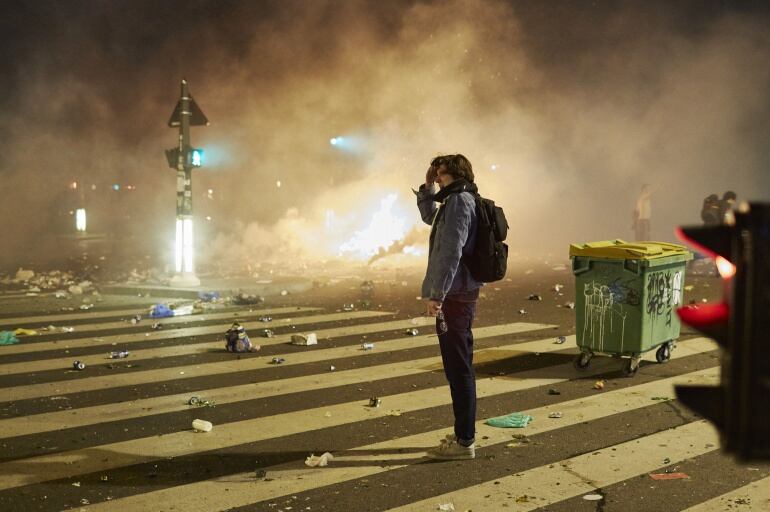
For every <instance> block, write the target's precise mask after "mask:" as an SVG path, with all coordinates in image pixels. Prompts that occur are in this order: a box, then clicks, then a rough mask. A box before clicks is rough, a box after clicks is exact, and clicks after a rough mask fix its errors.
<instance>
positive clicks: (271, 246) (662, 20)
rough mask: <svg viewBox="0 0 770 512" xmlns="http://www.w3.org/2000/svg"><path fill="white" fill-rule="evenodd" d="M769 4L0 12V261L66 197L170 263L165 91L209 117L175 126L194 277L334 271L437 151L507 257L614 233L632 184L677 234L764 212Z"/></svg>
mask: <svg viewBox="0 0 770 512" xmlns="http://www.w3.org/2000/svg"><path fill="white" fill-rule="evenodd" d="M735 4H738V5H737V6H736V5H735ZM769 5H770V3H768V2H742V3H737V2H728V1H718V2H717V1H645V2H604V1H597V2H589V1H583V2H579V1H570V2H567V1H529V2H524V1H521V2H516V1H509V2H506V1H485V2H473V1H467V0H450V1H446V2H439V1H436V2H417V1H406V0H403V1H401V0H397V1H393V0H389V1H363V0H361V1H339V0H338V1H320V0H319V1H310V0H308V1H304V2H300V1H286V0H282V1H185V2H177V1H154V2H150V1H114V0H110V1H78V0H68V1H43V0H36V1H26V2H21V1H5V2H3V3H2V6H0V137H2V141H3V144H2V147H3V151H2V152H0V176H1V177H2V179H1V180H0V187H1V188H0V191H2V195H3V198H4V200H3V207H2V209H1V210H0V211H1V212H2V215H0V222H1V223H2V226H3V231H4V232H5V236H4V246H5V249H6V250H5V251H3V253H4V254H3V256H2V257H1V258H0V264H2V265H7V266H10V265H14V264H16V262H18V261H22V260H23V258H24V255H25V254H27V253H28V252H29V251H30V250H32V251H34V250H36V248H38V249H39V248H40V247H41V244H43V243H44V242H43V240H45V239H47V238H48V237H50V236H51V235H56V234H59V232H60V230H62V229H64V227H63V226H64V225H65V224H66V223H67V222H68V220H67V219H66V215H67V210H68V208H70V207H71V205H70V203H71V199H72V198H71V197H70V196H68V186H69V184H70V183H71V182H72V181H77V182H78V183H79V184H80V190H83V188H84V187H86V188H87V189H88V190H89V192H88V194H87V196H86V197H85V199H84V200H85V201H87V202H88V203H89V205H91V204H93V205H95V206H94V211H96V212H101V213H99V215H100V216H101V218H95V219H94V220H93V223H94V225H95V226H97V227H98V228H99V229H100V230H101V231H104V232H111V233H122V234H132V235H135V236H140V237H144V238H145V239H146V240H147V241H148V245H149V246H150V247H155V250H157V252H160V253H162V252H163V251H165V250H166V247H165V246H164V245H163V244H165V243H166V242H167V239H168V237H169V233H172V232H173V218H174V204H175V203H174V201H175V195H174V194H175V192H174V190H175V175H174V171H172V170H171V169H169V168H168V167H167V165H166V161H165V157H164V155H163V150H164V149H166V148H169V147H172V146H173V145H174V144H175V137H176V136H175V131H174V130H172V129H170V128H168V127H167V126H166V122H167V120H168V117H169V115H170V113H171V111H172V110H173V108H174V105H175V102H176V99H177V96H178V94H179V82H180V80H181V78H182V77H185V78H187V80H188V81H189V83H190V90H191V92H192V94H193V95H194V97H195V98H196V101H197V102H198V104H199V105H200V107H201V108H202V109H203V111H204V112H205V113H206V115H207V116H208V118H209V120H210V121H211V125H210V126H208V127H204V128H194V129H193V132H192V137H193V143H194V144H195V145H199V146H201V147H204V148H205V150H206V156H207V161H206V167H205V168H204V169H201V170H198V171H196V175H195V178H194V189H195V194H196V196H195V201H196V212H199V214H200V215H210V216H211V217H212V219H213V220H212V221H210V222H208V224H206V223H204V222H201V223H199V225H200V230H199V232H200V233H201V236H200V237H199V243H200V244H201V246H202V247H204V248H205V250H204V251H203V252H202V254H204V253H205V255H206V256H201V259H202V261H205V258H206V257H209V258H213V257H219V256H221V251H222V248H223V247H228V248H230V249H229V250H228V252H229V253H230V254H235V255H238V256H239V257H243V256H244V255H249V256H250V257H254V258H261V259H265V260H268V259H285V258H286V257H287V256H291V257H297V258H308V259H313V258H327V257H333V256H336V254H337V253H338V252H339V250H338V249H339V247H340V246H342V245H344V244H345V243H348V246H349V245H350V241H351V237H355V234H356V232H359V231H361V230H365V229H366V227H367V226H368V225H369V221H370V220H371V219H372V216H373V215H375V212H376V211H377V210H378V209H381V208H383V207H384V206H383V204H385V203H387V204H388V205H390V206H389V207H390V210H389V211H390V212H391V213H392V214H393V215H394V216H396V217H398V218H399V219H401V223H400V224H399V223H396V225H392V226H391V227H392V228H393V237H395V238H398V237H399V236H403V235H404V234H405V233H410V232H412V227H413V226H415V225H417V223H418V220H419V218H418V216H417V213H416V209H415V208H414V206H413V204H412V203H413V199H412V196H411V192H410V191H409V189H410V187H416V186H417V185H418V184H419V183H420V181H421V180H422V179H423V177H424V171H425V168H426V167H427V163H428V162H429V161H430V159H431V157H433V156H435V155H436V154H439V153H450V152H462V153H464V154H466V155H467V156H468V157H469V158H470V159H471V161H472V162H473V164H474V168H475V170H476V172H477V182H478V184H479V188H480V192H481V193H482V195H489V196H491V197H493V198H494V199H496V200H497V201H498V203H500V204H502V205H503V206H504V207H505V208H506V211H507V212H508V217H509V220H511V224H512V226H511V228H512V231H511V233H512V235H513V237H514V241H513V243H512V246H513V247H514V249H515V251H516V252H520V253H527V252H546V251H552V252H556V253H557V254H559V255H560V256H565V255H566V250H567V249H566V248H567V247H568V245H569V243H571V242H576V241H588V240H591V239H608V238H622V237H630V236H631V233H630V231H629V227H630V219H631V210H632V209H633V202H634V200H635V197H636V195H637V193H638V190H639V188H640V187H641V185H642V184H643V183H650V184H652V185H653V188H654V195H653V236H654V237H655V238H658V239H663V240H671V239H672V233H671V232H672V229H673V226H675V225H676V224H680V223H697V222H698V221H699V210H700V206H701V202H702V200H703V198H704V197H705V196H706V195H708V194H709V193H718V194H721V193H722V192H724V191H725V190H727V189H733V190H735V191H736V192H737V193H738V196H739V199H753V200H770V172H769V171H770V169H769V167H770V150H769V149H768V147H770V144H768V136H767V134H768V133H770V66H768V62H770V6H769ZM334 136H345V137H347V138H348V139H347V140H351V141H355V145H354V146H351V148H348V149H349V151H343V150H340V149H339V148H333V147H331V146H330V144H329V139H330V138H331V137H334ZM493 166H494V167H493ZM278 181H280V182H281V186H280V187H278V186H277V182H278ZM113 184H121V186H122V187H124V188H122V189H121V191H120V192H116V191H112V190H111V188H110V187H111V185H113ZM128 185H131V186H134V187H136V190H134V191H131V192H127V191H126V189H125V187H126V186H128ZM91 188H93V190H91ZM209 188H210V189H212V190H214V194H213V199H210V200H208V202H207V198H206V197H204V194H205V192H206V191H207V190H208V189H209ZM390 194H395V198H394V199H388V197H390ZM70 195H71V194H70ZM388 201H391V202H388ZM330 211H331V213H330ZM63 212H64V213H63ZM204 224H206V225H205V226H204ZM399 233H400V235H399ZM418 233H421V232H418ZM362 236H363V235H362ZM410 236H414V233H413V232H412V235H410ZM420 236H422V235H420ZM9 248H10V250H8V249H9ZM561 253H564V254H561ZM349 256H355V254H353V253H351V254H350V255H349ZM565 257H566V256H565Z"/></svg>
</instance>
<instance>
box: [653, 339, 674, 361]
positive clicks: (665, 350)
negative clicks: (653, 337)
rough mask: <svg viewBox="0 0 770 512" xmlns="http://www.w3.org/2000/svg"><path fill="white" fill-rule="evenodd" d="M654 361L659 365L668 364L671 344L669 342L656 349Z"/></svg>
mask: <svg viewBox="0 0 770 512" xmlns="http://www.w3.org/2000/svg"><path fill="white" fill-rule="evenodd" d="M655 359H656V360H657V361H658V362H659V363H665V362H668V360H669V359H671V342H670V341H669V342H666V343H664V344H663V345H661V346H660V347H658V350H657V351H656V352H655Z"/></svg>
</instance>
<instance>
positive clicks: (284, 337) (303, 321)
mask: <svg viewBox="0 0 770 512" xmlns="http://www.w3.org/2000/svg"><path fill="white" fill-rule="evenodd" d="M384 314H388V313H376V312H370V311H358V312H350V313H332V314H324V315H314V316H306V317H297V318H293V319H290V322H291V323H288V322H287V323H282V322H280V321H276V322H273V325H272V327H275V325H276V324H282V325H281V326H283V327H287V326H290V325H293V326H296V327H299V326H304V325H310V324H324V323H329V322H338V321H343V320H355V319H358V318H371V317H373V316H382V315H384ZM268 324H269V322H265V323H262V322H259V324H258V325H259V328H256V329H255V328H253V327H252V328H249V327H248V326H247V330H246V332H248V331H249V330H251V341H252V342H253V343H256V344H258V345H262V346H263V347H264V346H268V345H280V344H281V343H288V342H289V341H291V336H292V335H291V334H279V335H277V336H274V337H272V338H261V337H259V336H258V333H259V332H260V331H261V329H264V328H268V327H270V326H269V325H268ZM230 325H231V324H230V323H227V324H224V325H216V326H208V327H202V328H199V327H194V328H192V329H195V330H198V329H208V330H210V331H212V332H214V333H219V334H221V335H224V332H225V331H226V330H227V329H228V328H229V327H230ZM263 325H267V326H268V327H263ZM366 325H367V326H371V328H372V329H376V328H378V327H383V329H387V328H388V327H389V326H390V325H397V326H398V327H402V326H403V325H404V321H403V320H400V321H396V322H385V323H379V324H366ZM398 327H394V328H398ZM356 328H358V329H356ZM341 329H344V328H340V327H337V328H335V329H327V330H326V331H315V332H316V333H317V334H318V336H319V339H323V338H321V337H322V336H325V335H324V334H323V333H325V332H331V331H334V333H335V334H334V335H335V336H345V335H346V334H338V332H345V331H341ZM347 329H350V330H354V331H355V332H352V333H351V334H357V333H359V332H364V333H366V332H374V331H367V330H366V329H367V327H364V326H349V327H347ZM189 330H190V329H184V330H177V331H172V332H171V333H169V334H173V333H176V336H174V337H186V336H187V333H188V332H189ZM296 332H302V329H299V330H297V331H295V333H296ZM142 335H144V334H142ZM326 337H327V338H328V336H326ZM103 339H106V338H103ZM147 339H150V337H149V336H147V337H145V338H144V340H147ZM152 339H159V338H152ZM89 346H91V347H103V348H104V352H105V353H103V354H91V355H83V356H77V359H78V361H80V362H82V363H84V364H85V365H86V366H90V365H97V364H105V363H109V362H110V358H109V357H108V356H107V354H106V353H107V352H112V351H116V350H122V349H124V348H125V347H124V346H123V343H122V342H121V343H118V344H116V345H113V344H112V343H110V344H109V345H104V344H102V343H100V342H94V341H91V344H90V345H89ZM59 348H60V349H61V348H64V347H59ZM224 351H225V348H224V339H219V340H216V341H206V342H201V343H185V344H183V345H172V346H170V347H158V348H147V349H139V350H130V352H131V354H130V358H129V359H127V360H126V361H129V362H135V361H145V360H148V359H158V358H161V357H175V356H189V355H197V354H205V353H209V352H224ZM72 359H73V358H72V356H66V357H59V358H53V359H41V360H38V361H21V362H16V363H5V364H0V375H14V374H19V373H26V374H30V373H37V372H43V371H49V370H61V369H64V368H67V369H69V368H70V367H71V366H72Z"/></svg>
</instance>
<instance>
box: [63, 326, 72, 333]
mask: <svg viewBox="0 0 770 512" xmlns="http://www.w3.org/2000/svg"><path fill="white" fill-rule="evenodd" d="M61 332H75V328H74V327H62V328H61Z"/></svg>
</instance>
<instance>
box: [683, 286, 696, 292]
mask: <svg viewBox="0 0 770 512" xmlns="http://www.w3.org/2000/svg"><path fill="white" fill-rule="evenodd" d="M693 288H695V286H693V285H691V284H688V285H686V286H685V287H684V291H686V292H691V291H692V290H693Z"/></svg>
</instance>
